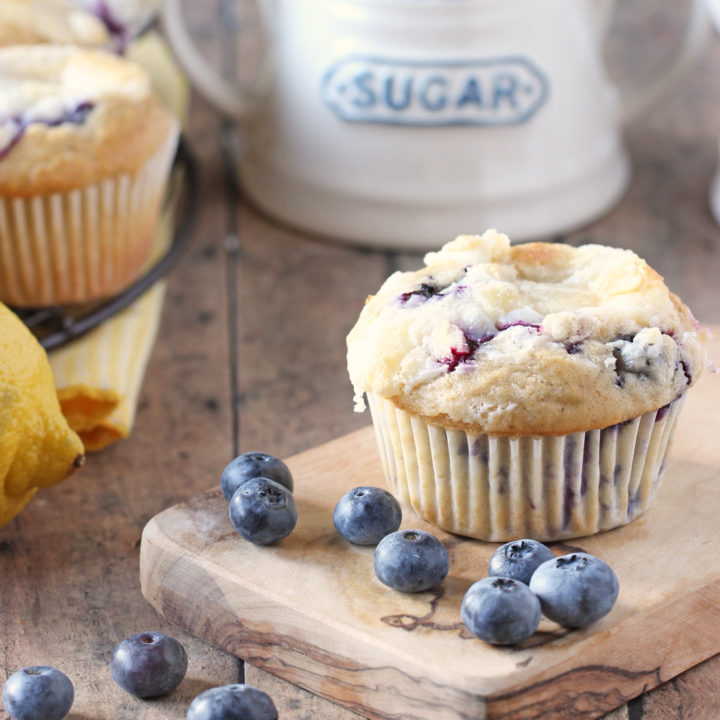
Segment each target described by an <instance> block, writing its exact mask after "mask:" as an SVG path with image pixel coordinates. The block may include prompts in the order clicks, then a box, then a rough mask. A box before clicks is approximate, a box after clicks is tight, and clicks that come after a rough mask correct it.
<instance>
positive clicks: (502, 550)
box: [488, 538, 553, 585]
mask: <svg viewBox="0 0 720 720" xmlns="http://www.w3.org/2000/svg"><path fill="white" fill-rule="evenodd" d="M552 559H553V554H552V550H550V548H549V547H548V546H547V545H543V544H542V543H541V542H538V541H537V540H531V539H530V538H525V539H523V540H513V541H512V542H508V543H505V544H504V545H501V546H500V547H499V548H498V549H497V550H496V551H495V552H494V553H493V554H492V557H491V558H490V563H489V566H488V575H490V576H491V577H505V578H513V579H514V580H519V581H520V582H523V583H525V584H526V585H529V584H530V578H531V577H532V574H533V573H534V572H535V570H537V568H538V567H539V566H540V565H542V563H544V562H545V561H547V560H552Z"/></svg>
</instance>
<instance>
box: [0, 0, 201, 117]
mask: <svg viewBox="0 0 720 720" xmlns="http://www.w3.org/2000/svg"><path fill="white" fill-rule="evenodd" d="M159 7H160V3H159V2H130V1H128V0H2V2H0V47H4V46H8V45H25V44H40V43H51V44H73V45H81V46H85V47H94V48H98V49H104V50H108V51H111V52H114V53H117V54H120V55H122V56H124V57H125V58H126V59H128V60H131V61H133V62H136V63H138V64H139V65H141V66H142V67H143V68H144V69H145V71H146V72H147V73H148V74H149V75H150V80H151V83H152V86H153V90H154V91H155V93H156V94H157V95H158V97H159V98H160V99H161V100H162V101H163V102H164V103H165V105H166V107H168V108H169V109H170V110H171V111H172V112H174V113H175V114H176V115H177V116H178V117H179V118H180V119H181V120H182V121H185V119H186V117H187V113H188V104H189V96H190V90H189V86H188V83H187V80H186V79H185V76H184V74H183V73H182V72H181V70H180V68H179V67H178V65H177V63H176V62H175V60H174V58H173V57H172V53H171V52H170V49H169V47H168V46H167V43H166V42H165V39H164V38H163V37H162V35H160V33H158V32H157V30H155V28H154V25H155V19H156V14H157V12H158V10H159Z"/></svg>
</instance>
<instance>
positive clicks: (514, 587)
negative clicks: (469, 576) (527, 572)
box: [460, 577, 542, 645]
mask: <svg viewBox="0 0 720 720" xmlns="http://www.w3.org/2000/svg"><path fill="white" fill-rule="evenodd" d="M460 613H461V615H462V619H463V622H464V623H465V626H466V627H467V629H468V630H469V631H470V632H471V633H472V634H473V635H475V637H479V638H480V639H481V640H484V641H485V642H488V643H491V644H492V645H514V644H515V643H518V642H520V641H522V640H525V638H529V637H530V636H531V635H532V634H533V633H534V632H535V630H537V626H538V625H539V623H540V615H541V614H542V613H541V611H540V601H539V600H538V599H537V597H536V596H535V595H533V593H532V592H530V588H528V586H527V585H526V584H525V583H523V582H520V581H519V580H513V579H512V578H502V577H488V578H485V579H484V580H479V581H478V582H476V583H475V584H474V585H471V586H470V589H469V590H468V591H467V592H466V593H465V597H464V598H463V601H462V606H461V608H460Z"/></svg>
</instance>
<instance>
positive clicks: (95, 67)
mask: <svg viewBox="0 0 720 720" xmlns="http://www.w3.org/2000/svg"><path fill="white" fill-rule="evenodd" d="M174 127H175V120H174V119H173V117H172V115H171V114H170V113H169V112H168V111H167V110H165V108H164V107H163V106H162V104H161V103H160V102H159V100H158V99H157V98H156V97H155V95H154V94H153V93H152V90H151V88H150V81H149V78H148V76H147V74H146V73H145V71H144V70H142V68H140V67H139V66H137V65H135V64H134V63H131V62H128V61H126V60H124V59H122V58H120V57H117V56H115V55H112V54H111V53H108V52H105V51H102V50H91V49H83V48H79V47H75V46H71V45H16V46H13V47H5V48H0V193H9V194H14V195H34V194H39V193H46V192H58V191H66V190H71V189H73V188H77V187H82V186H84V185H87V184H88V183H93V182H97V181H100V180H102V179H104V178H106V177H110V176H113V175H117V174H122V173H131V172H134V171H135V170H137V169H138V168H140V167H141V166H142V165H143V163H144V162H145V161H146V160H147V159H148V158H149V157H150V156H151V155H152V154H153V153H154V152H155V151H156V150H158V149H159V147H160V146H161V144H162V143H163V141H164V140H165V139H166V138H167V137H168V135H169V133H170V132H172V131H173V130H174Z"/></svg>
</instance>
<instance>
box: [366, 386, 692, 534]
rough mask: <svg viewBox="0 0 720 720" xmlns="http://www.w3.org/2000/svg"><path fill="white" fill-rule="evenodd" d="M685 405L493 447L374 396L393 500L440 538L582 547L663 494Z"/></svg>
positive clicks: (493, 440) (494, 441) (491, 439)
mask: <svg viewBox="0 0 720 720" xmlns="http://www.w3.org/2000/svg"><path fill="white" fill-rule="evenodd" d="M682 401H683V397H680V398H677V399H676V400H674V401H673V402H671V403H670V404H669V405H666V406H664V407H662V408H660V409H658V410H655V411H652V412H648V413H645V414H644V415H641V416H639V417H637V418H634V419H633V420H629V421H627V422H625V423H621V424H618V425H613V426H611V427H607V428H604V429H600V430H590V431H587V432H576V433H571V434H569V435H564V436H557V437H556V436H547V437H541V436H523V437H496V436H489V435H484V434H475V435H473V434H469V433H466V432H464V431H462V430H447V429H444V428H442V427H437V426H434V425H428V424H427V423H426V422H425V421H423V420H422V419H420V418H418V417H416V416H414V415H411V414H410V413H407V412H405V411H403V410H400V409H398V408H397V407H396V406H395V405H394V404H393V403H392V402H391V401H389V400H386V399H383V398H380V397H378V396H373V395H368V404H369V405H370V410H371V412H372V417H373V425H374V427H375V434H376V437H377V441H378V446H379V449H380V457H381V460H382V465H383V470H384V472H385V475H386V478H387V480H388V483H389V485H390V487H391V489H392V491H393V492H394V493H395V494H396V496H397V498H398V499H399V500H400V501H401V502H402V503H403V504H405V505H409V506H410V507H412V509H413V510H414V511H415V512H416V513H417V514H418V515H419V516H420V517H421V518H423V519H425V520H427V521H429V522H431V523H433V524H434V525H436V526H438V527H440V528H443V529H444V530H448V531H449V532H452V533H456V534H458V535H466V536H469V537H474V538H478V539H480V540H487V541H492V542H507V541H509V540H514V539H518V538H526V537H530V538H535V539H537V540H559V539H562V538H571V537H582V536H585V535H593V534H595V533H598V532H601V531H604V530H610V529H611V528H614V527H619V526H621V525H625V524H627V523H629V522H630V521H632V520H634V519H635V518H636V517H638V516H639V515H641V514H642V513H643V512H645V510H647V508H648V507H649V506H650V504H651V502H652V500H653V498H654V496H655V494H656V492H657V489H658V486H659V484H660V480H661V478H662V474H663V470H664V461H665V456H666V454H667V450H668V448H669V445H670V441H671V438H672V434H673V431H674V429H675V425H676V421H677V417H678V413H679V411H680V407H681V405H682Z"/></svg>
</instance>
